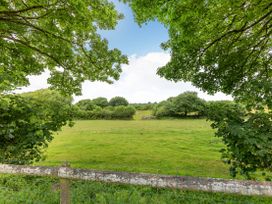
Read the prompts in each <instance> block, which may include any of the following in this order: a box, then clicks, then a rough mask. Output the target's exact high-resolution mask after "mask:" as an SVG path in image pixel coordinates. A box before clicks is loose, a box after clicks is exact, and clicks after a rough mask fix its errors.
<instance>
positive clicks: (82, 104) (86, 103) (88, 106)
mask: <svg viewBox="0 0 272 204" xmlns="http://www.w3.org/2000/svg"><path fill="white" fill-rule="evenodd" d="M75 105H76V106H77V107H79V108H80V109H81V110H84V111H90V110H93V109H94V107H95V104H94V103H93V101H92V100H90V99H83V100H80V101H78V102H77V103H76V104H75Z"/></svg>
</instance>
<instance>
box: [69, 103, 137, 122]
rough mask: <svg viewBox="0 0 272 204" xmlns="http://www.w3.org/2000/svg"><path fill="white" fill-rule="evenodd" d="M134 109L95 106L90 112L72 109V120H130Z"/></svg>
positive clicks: (128, 107)
mask: <svg viewBox="0 0 272 204" xmlns="http://www.w3.org/2000/svg"><path fill="white" fill-rule="evenodd" d="M134 114H135V109H134V108H133V107H131V106H116V107H106V108H101V107H99V106H96V107H95V108H94V109H93V110H92V111H84V110H81V109H78V108H75V109H74V118H75V119H83V120H99V119H104V120H111V119H112V120H114V119H132V118H133V115H134Z"/></svg>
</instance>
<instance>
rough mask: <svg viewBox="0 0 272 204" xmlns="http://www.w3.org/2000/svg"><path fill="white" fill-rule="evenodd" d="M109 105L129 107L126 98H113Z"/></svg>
mask: <svg viewBox="0 0 272 204" xmlns="http://www.w3.org/2000/svg"><path fill="white" fill-rule="evenodd" d="M109 105H110V106H127V105H128V101H127V100H126V99H125V98H123V97H121V96H116V97H113V98H112V99H111V100H110V101H109Z"/></svg>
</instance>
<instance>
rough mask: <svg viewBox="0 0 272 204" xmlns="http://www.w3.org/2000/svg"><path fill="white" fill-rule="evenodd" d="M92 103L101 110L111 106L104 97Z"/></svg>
mask: <svg viewBox="0 0 272 204" xmlns="http://www.w3.org/2000/svg"><path fill="white" fill-rule="evenodd" d="M92 102H93V103H94V104H95V105H97V106H100V107H101V108H105V107H107V106H108V105H109V103H108V100H107V99H106V98H104V97H98V98H95V99H93V100H92Z"/></svg>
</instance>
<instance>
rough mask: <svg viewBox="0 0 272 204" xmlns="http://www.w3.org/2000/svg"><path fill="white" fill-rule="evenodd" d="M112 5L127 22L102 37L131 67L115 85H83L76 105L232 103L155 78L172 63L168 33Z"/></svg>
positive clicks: (40, 81)
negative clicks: (190, 96) (192, 96)
mask: <svg viewBox="0 0 272 204" xmlns="http://www.w3.org/2000/svg"><path fill="white" fill-rule="evenodd" d="M113 2H114V3H115V5H116V9H117V10H118V11H119V12H121V13H123V14H124V16H125V18H124V19H123V20H121V21H120V22H119V23H118V25H117V27H116V29H115V30H112V31H100V34H101V35H102V36H103V37H105V38H106V39H107V40H108V41H109V47H110V48H118V49H119V50H121V51H122V53H123V54H125V55H127V56H128V58H129V64H128V65H123V66H122V69H123V72H122V73H121V76H120V79H119V80H118V81H116V82H114V83H113V84H107V83H104V82H88V81H86V82H84V83H83V84H82V95H81V96H76V97H74V101H75V102H77V101H79V100H81V99H93V98H97V97H106V98H108V99H110V98H112V97H114V96H123V97H125V98H126V99H127V100H128V101H129V102H131V103H145V102H159V101H162V100H166V99H167V98H169V97H171V96H176V95H178V94H180V93H183V92H185V91H196V92H198V95H199V97H201V98H203V99H205V100H231V97H230V96H226V95H224V94H222V93H218V94H215V95H214V96H211V95H208V94H206V93H204V92H202V91H200V90H199V89H197V88H196V87H194V86H193V85H191V84H190V83H184V82H178V83H174V82H172V81H168V80H166V79H164V78H160V77H159V76H158V75H156V70H157V68H158V67H161V66H163V65H165V64H166V63H167V62H168V61H169V60H170V54H169V53H167V52H165V51H163V50H162V49H161V47H160V44H161V43H162V42H165V41H167V39H168V33H167V29H166V28H165V27H164V26H163V25H161V24H160V23H158V22H149V23H147V24H145V25H142V26H141V27H140V26H139V25H138V24H137V23H135V21H134V17H133V14H132V11H131V9H130V8H129V7H128V6H127V5H125V4H123V3H120V2H118V1H117V0H114V1H113ZM48 77H49V73H48V72H45V73H43V74H42V75H40V76H30V77H29V80H30V86H28V87H23V88H21V89H20V90H18V91H17V92H19V93H20V92H27V91H34V90H38V89H41V88H47V87H48V86H49V85H48V84H47V81H46V80H47V78H48Z"/></svg>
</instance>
